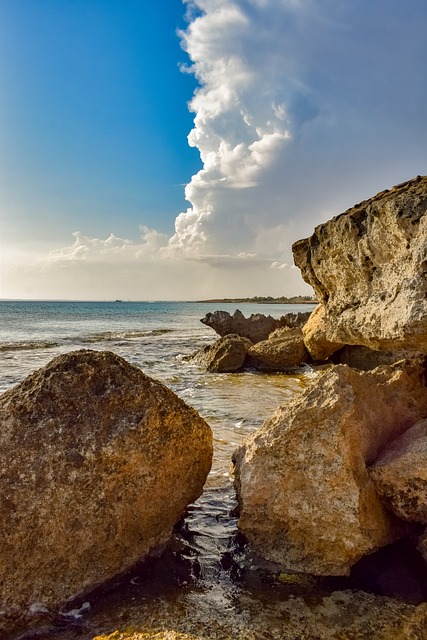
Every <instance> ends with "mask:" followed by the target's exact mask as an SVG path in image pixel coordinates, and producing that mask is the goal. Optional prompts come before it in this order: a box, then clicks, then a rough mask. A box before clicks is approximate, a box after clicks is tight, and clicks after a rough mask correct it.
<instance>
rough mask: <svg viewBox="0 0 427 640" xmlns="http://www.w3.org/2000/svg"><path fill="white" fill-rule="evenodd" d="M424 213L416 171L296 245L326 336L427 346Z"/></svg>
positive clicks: (423, 188) (373, 344)
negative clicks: (321, 311)
mask: <svg viewBox="0 0 427 640" xmlns="http://www.w3.org/2000/svg"><path fill="white" fill-rule="evenodd" d="M426 212H427V176H424V177H420V176H418V177H417V178H415V179H413V180H410V181H409V182H406V183H403V184H401V185H398V186H396V187H394V188H393V189H391V190H390V191H383V192H382V193H379V194H378V195H376V196H375V197H373V198H371V199H370V200H367V201H364V202H362V203H360V204H358V205H356V206H355V207H353V208H352V209H349V210H348V211H346V212H345V213H343V214H341V215H339V216H337V217H335V218H333V219H332V220H330V221H329V222H326V223H325V224H322V225H319V226H318V227H316V229H315V231H314V233H313V235H312V236H311V237H310V238H307V239H305V240H300V241H298V242H296V243H295V244H294V245H293V253H294V261H295V264H296V265H297V266H298V267H299V268H300V269H301V273H302V276H303V278H304V280H305V281H306V282H308V283H309V284H310V285H311V286H312V287H313V289H314V290H315V292H316V295H317V297H318V299H319V301H320V303H321V305H322V307H323V322H324V332H323V336H322V342H324V341H325V340H326V341H329V343H337V344H340V343H341V344H360V345H365V346H367V347H370V348H372V349H376V350H383V349H384V350H400V349H404V350H408V351H411V352H423V353H425V352H426V351H427V323H426V322H425V318H426V315H427V215H426ZM318 313H320V312H318ZM317 320H318V316H317V315H313V316H311V318H310V319H309V321H308V323H307V326H306V328H305V331H306V332H307V335H310V336H312V338H311V340H310V343H308V342H306V344H307V347H308V349H309V351H310V352H311V354H312V355H313V357H314V358H315V357H316V356H315V347H314V343H315V341H316V339H315V337H313V333H315V326H316V324H317ZM312 325H313V327H312Z"/></svg>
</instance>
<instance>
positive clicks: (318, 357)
mask: <svg viewBox="0 0 427 640" xmlns="http://www.w3.org/2000/svg"><path fill="white" fill-rule="evenodd" d="M326 332H327V323H326V321H325V307H324V306H323V305H321V304H319V305H317V307H316V308H315V310H314V311H313V313H312V314H311V315H310V317H309V318H308V319H307V322H306V324H305V325H304V326H303V328H302V333H303V336H304V343H305V346H306V347H307V350H308V352H309V353H310V355H311V357H312V358H313V360H314V361H315V362H323V361H325V360H328V359H329V358H330V356H331V355H332V354H333V353H335V351H337V350H338V349H341V347H342V346H343V344H342V343H341V342H331V341H330V340H328V338H327V337H326Z"/></svg>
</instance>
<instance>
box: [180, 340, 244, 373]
mask: <svg viewBox="0 0 427 640" xmlns="http://www.w3.org/2000/svg"><path fill="white" fill-rule="evenodd" d="M251 346H252V342H251V341H250V340H248V339H247V338H242V337H241V336H237V335H233V334H230V335H226V336H224V337H223V338H220V339H219V340H217V341H216V342H214V343H213V344H211V345H207V346H206V347H204V348H203V349H201V350H200V351H198V352H197V353H195V354H194V355H193V356H192V359H193V360H195V361H196V362H198V363H199V364H201V365H202V366H204V367H206V370H207V371H210V372H211V373H233V372H235V371H239V370H240V369H242V367H243V365H244V363H245V358H246V353H247V351H248V349H249V348H250V347H251Z"/></svg>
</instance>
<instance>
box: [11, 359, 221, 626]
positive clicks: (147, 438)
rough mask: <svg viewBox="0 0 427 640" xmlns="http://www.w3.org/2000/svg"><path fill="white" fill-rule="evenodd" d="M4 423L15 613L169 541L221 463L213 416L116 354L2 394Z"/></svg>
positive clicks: (71, 591)
mask: <svg viewBox="0 0 427 640" xmlns="http://www.w3.org/2000/svg"><path fill="white" fill-rule="evenodd" d="M0 425H1V428H0V496H1V501H0V532H1V535H0V538H1V541H2V543H1V545H0V574H1V579H0V609H1V610H2V611H3V613H4V612H5V611H6V612H7V611H8V610H13V611H14V612H15V613H16V612H18V613H23V612H25V611H26V610H28V609H29V608H31V607H32V606H33V608H34V606H36V607H47V608H48V609H54V608H55V607H56V606H57V605H60V604H62V603H64V602H65V601H67V600H68V599H70V598H72V597H74V596H76V595H77V594H81V593H82V592H85V591H87V590H88V589H91V588H93V587H94V586H95V585H97V584H99V583H102V582H104V581H105V580H107V579H109V578H111V577H113V576H114V575H116V574H119V573H120V572H122V571H124V570H126V569H128V568H129V567H130V566H131V565H132V564H134V563H135V562H136V561H138V560H140V559H141V558H142V557H144V556H145V555H146V554H148V552H149V551H151V550H152V549H154V548H157V547H159V545H162V544H163V543H165V541H166V540H167V539H168V537H169V535H170V533H171V530H172V527H173V526H174V524H175V522H176V521H177V520H178V519H179V517H180V516H181V514H182V512H183V511H184V509H185V508H186V506H187V505H188V504H189V503H191V502H193V501H194V500H195V499H196V498H197V497H198V496H199V495H200V494H201V492H202V487H203V484H204V481H205V479H206V476H207V474H208V472H209V469H210V465H211V459H212V434H211V430H210V428H209V426H208V425H207V424H206V422H205V421H204V420H202V418H201V417H200V416H199V415H198V414H197V413H196V411H195V410H194V409H191V408H190V407H188V406H186V405H185V404H184V402H182V401H181V400H180V399H179V398H178V397H177V396H175V394H174V393H173V392H172V391H170V390H169V389H167V388H166V387H165V386H163V385H162V384H160V383H159V382H157V381H155V380H153V379H151V378H149V377H147V376H146V375H144V373H142V371H140V370H139V369H138V368H136V367H134V366H132V365H130V364H128V363H127V362H126V361H125V360H123V359H122V358H120V357H118V356H116V355H114V354H112V353H109V352H95V351H87V350H83V351H78V352H73V353H69V354H66V355H62V356H59V357H57V358H55V359H54V360H52V361H51V362H50V363H49V364H48V365H47V366H46V367H44V368H42V369H40V370H38V371H36V372H35V373H33V374H32V375H30V376H29V377H28V378H26V379H25V380H24V381H23V382H22V383H21V384H19V385H18V386H16V387H15V388H13V389H11V390H9V391H7V392H6V393H4V394H3V395H2V396H1V397H0ZM0 625H1V623H0ZM0 635H1V626H0Z"/></svg>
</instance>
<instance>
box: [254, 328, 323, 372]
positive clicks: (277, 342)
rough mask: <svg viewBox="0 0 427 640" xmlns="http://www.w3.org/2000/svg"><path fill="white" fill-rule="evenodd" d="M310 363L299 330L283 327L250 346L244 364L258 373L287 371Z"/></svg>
mask: <svg viewBox="0 0 427 640" xmlns="http://www.w3.org/2000/svg"><path fill="white" fill-rule="evenodd" d="M310 361H311V358H310V356H309V354H308V351H307V349H306V347H305V344H304V339H303V336H302V331H301V329H290V328H288V327H283V328H282V329H276V331H273V333H272V334H270V336H269V338H268V340H262V341H261V342H258V343H257V344H255V345H254V346H251V347H250V348H249V349H248V355H247V359H246V364H247V365H248V366H251V367H254V368H255V369H258V370H260V371H289V369H292V368H295V367H296V366H301V365H303V364H304V363H307V362H310Z"/></svg>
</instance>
